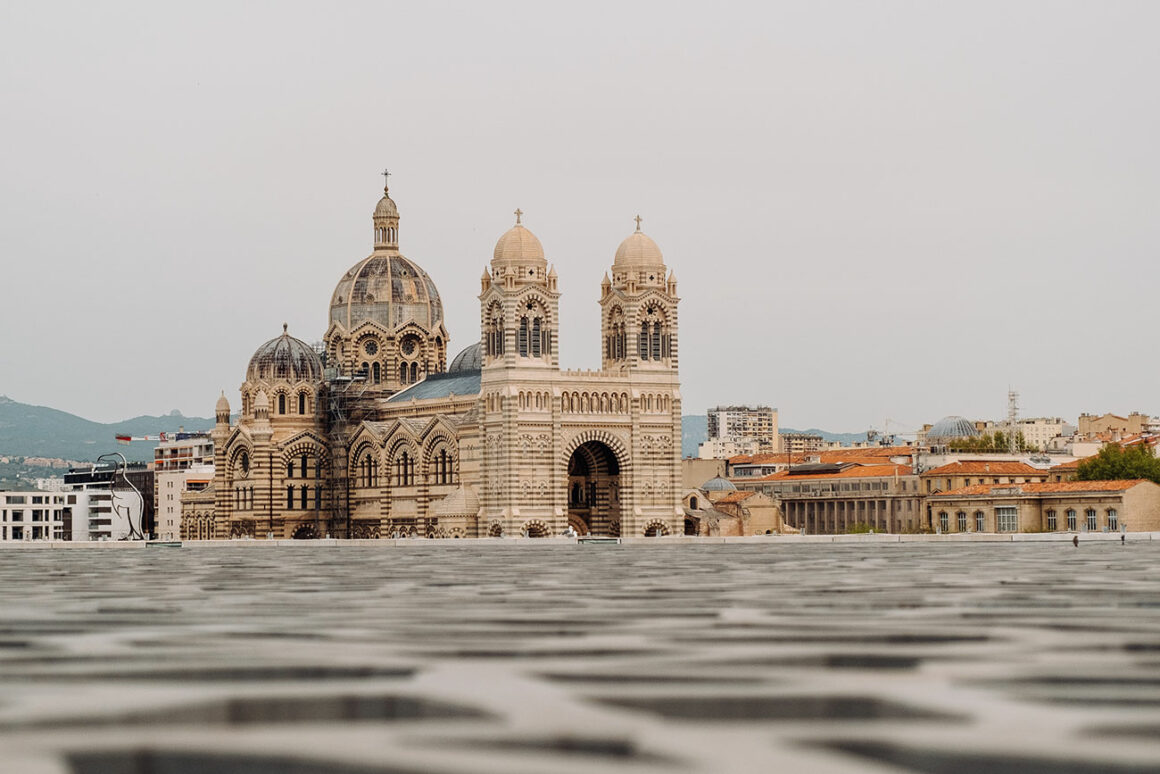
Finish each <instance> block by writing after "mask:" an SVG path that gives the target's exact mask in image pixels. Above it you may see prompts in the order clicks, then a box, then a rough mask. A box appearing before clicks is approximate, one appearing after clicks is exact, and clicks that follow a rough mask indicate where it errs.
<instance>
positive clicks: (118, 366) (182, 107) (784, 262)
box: [0, 2, 1160, 431]
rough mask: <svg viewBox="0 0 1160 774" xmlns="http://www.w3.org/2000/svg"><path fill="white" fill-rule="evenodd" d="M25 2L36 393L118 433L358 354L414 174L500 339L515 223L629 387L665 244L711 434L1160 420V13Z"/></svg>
mask: <svg viewBox="0 0 1160 774" xmlns="http://www.w3.org/2000/svg"><path fill="white" fill-rule="evenodd" d="M160 6H161V4H157V3H141V4H139V5H121V4H113V3H77V4H58V3H24V4H16V3H5V4H3V5H0V98H2V100H3V120H2V121H0V206H2V207H3V211H4V217H3V221H2V223H0V266H2V267H3V271H2V274H0V277H2V280H3V281H2V287H3V290H4V302H3V304H0V325H2V326H3V337H2V341H0V393H6V394H8V395H9V396H11V397H12V398H14V399H16V400H20V401H24V402H28V403H38V404H43V405H49V406H53V407H56V408H61V409H65V410H68V411H72V412H75V413H79V414H81V415H83V416H86V417H89V418H92V419H97V420H101V421H111V420H115V419H122V418H126V417H129V416H132V415H136V414H142V413H161V412H166V411H169V410H170V409H173V408H178V409H180V410H182V411H183V412H185V413H186V414H190V415H199V416H211V415H212V411H213V404H214V401H215V399H216V397H217V395H218V390H219V389H222V388H225V389H226V394H227V395H228V396H230V398H231V401H232V402H233V404H234V405H235V406H236V405H237V388H238V386H239V384H240V383H241V381H242V379H243V378H244V373H245V367H246V363H247V362H248V360H249V357H250V355H251V354H252V353H253V351H254V349H255V348H256V347H257V346H258V345H259V344H261V343H262V342H263V341H265V340H267V339H269V338H272V337H273V336H275V335H277V334H279V333H280V332H281V324H282V322H283V321H285V322H288V323H289V325H290V332H291V333H292V334H294V335H296V336H298V337H300V338H303V339H306V340H308V341H314V340H317V339H319V338H321V336H322V333H323V331H324V328H325V324H326V313H327V306H328V303H329V299H330V295H331V292H332V290H333V288H334V285H335V283H336V282H337V281H338V279H339V277H340V276H341V275H342V274H343V273H344V272H345V271H346V270H347V269H348V268H349V267H350V266H352V265H353V264H355V263H356V262H357V261H359V260H361V259H362V258H363V257H365V256H366V255H367V254H368V253H369V252H370V248H371V238H372V231H371V222H370V215H371V211H372V210H373V208H374V205H375V202H376V201H377V199H378V196H379V192H380V190H381V183H382V178H381V177H379V175H378V173H379V171H380V170H381V169H382V168H383V167H384V166H388V167H390V169H391V171H392V172H393V173H394V174H393V176H392V178H391V193H392V195H393V197H394V198H395V200H396V202H397V203H398V205H399V210H400V212H401V215H402V222H401V225H400V231H401V234H400V243H401V247H402V250H403V252H404V253H405V254H406V255H407V256H408V257H410V258H412V259H414V260H415V261H417V262H418V263H419V264H420V265H422V266H423V267H424V268H426V269H427V271H428V272H429V273H430V274H431V276H432V277H433V278H434V280H435V282H436V284H437V285H438V286H439V289H440V291H441V293H442V295H443V301H444V308H445V311H446V317H447V327H448V329H449V331H450V333H451V337H452V340H451V349H452V350H453V351H458V350H459V349H461V348H462V347H465V346H467V345H468V344H470V343H471V342H472V341H473V340H475V339H476V338H477V337H478V319H479V313H478V306H477V304H478V302H477V300H476V295H477V294H478V292H479V280H478V278H479V275H480V272H481V270H482V268H483V266H484V265H485V264H486V263H487V262H488V261H489V260H490V257H491V251H492V247H493V246H494V244H495V241H496V239H497V238H498V237H499V235H500V234H502V233H503V232H504V231H505V230H506V229H507V228H508V227H509V226H510V225H511V224H512V222H513V217H512V214H511V213H512V211H513V210H514V209H515V208H516V207H517V206H518V207H521V208H523V210H524V212H525V213H526V215H525V218H524V223H525V224H526V225H527V226H528V227H529V228H530V229H531V230H532V231H533V232H535V233H536V234H537V236H539V237H540V239H541V240H542V242H543V244H544V248H545V250H546V252H547V255H548V259H549V260H550V261H552V262H554V263H555V264H556V266H557V270H558V272H559V275H560V287H561V290H562V291H563V293H564V296H563V298H562V300H561V312H562V330H561V336H560V340H561V362H562V364H563V365H565V366H567V367H584V368H587V367H598V366H599V349H598V337H599V317H598V306H597V298H598V294H599V285H600V279H601V277H602V275H603V273H604V271H605V270H606V269H607V268H608V266H609V265H610V264H611V262H612V257H613V254H614V252H615V250H616V247H617V245H618V244H619V242H620V240H621V239H623V238H624V237H625V236H627V235H628V234H629V233H630V232H631V231H632V228H633V223H632V217H633V216H634V215H636V214H637V213H638V212H639V213H640V214H641V215H642V216H643V217H644V223H643V227H644V230H645V231H646V232H647V233H648V234H649V235H650V236H652V237H653V238H654V239H656V240H657V242H658V243H659V244H660V246H661V249H662V250H663V251H664V253H665V257H666V261H667V263H668V265H669V266H670V267H671V268H673V269H675V271H676V272H677V277H678V279H679V282H680V287H679V289H680V294H681V296H682V299H683V300H682V302H681V319H680V335H681V380H682V386H683V394H684V398H685V412H686V413H703V412H704V409H705V408H706V407H707V406H710V405H715V404H717V403H719V402H721V403H729V402H746V401H748V402H763V403H768V404H772V405H774V406H777V407H778V408H779V409H780V410H781V421H782V423H783V424H785V425H792V426H797V427H804V426H810V425H815V426H821V427H824V428H828V429H832V430H846V431H859V430H864V429H865V428H867V427H868V426H870V425H875V426H878V427H881V425H882V422H883V420H884V419H886V418H890V419H892V420H895V421H896V422H897V425H895V426H894V427H902V428H913V427H915V426H917V424H919V423H921V422H923V421H934V420H936V419H938V418H939V417H941V416H943V415H944V414H952V413H954V414H963V415H966V416H969V417H977V418H997V417H998V416H1000V415H1002V414H1003V413H1004V411H1005V400H1006V390H1007V388H1008V385H1012V386H1013V387H1015V388H1016V389H1018V390H1020V391H1021V393H1022V396H1023V399H1022V403H1023V413H1024V415H1043V414H1047V415H1057V414H1059V415H1063V416H1065V417H1069V418H1071V419H1072V420H1073V421H1074V418H1075V416H1076V414H1077V413H1079V412H1080V411H1093V412H1102V411H1118V412H1127V411H1131V410H1140V411H1144V412H1152V413H1157V412H1160V400H1157V397H1158V396H1157V390H1156V386H1157V382H1158V377H1160V360H1158V359H1157V358H1156V357H1155V356H1154V352H1155V349H1156V347H1155V343H1154V342H1155V339H1156V322H1157V318H1156V312H1155V297H1156V290H1157V287H1158V280H1160V270H1158V269H1157V262H1156V258H1157V245H1158V244H1160V218H1158V217H1157V216H1158V204H1160V174H1158V173H1160V150H1158V141H1157V138H1158V137H1160V126H1158V123H1160V121H1158V117H1160V101H1158V99H1157V86H1156V78H1157V74H1158V73H1160V46H1158V45H1157V42H1156V30H1157V29H1158V28H1160V4H1158V3H1147V2H1145V3H1126V2H1098V3H1097V2H1087V3H1065V2H1041V3H1026V2H1025V3H1017V2H994V3H985V2H962V3H958V4H949V3H927V2H913V3H912V2H847V3H826V2H801V3H775V4H757V3H753V4H738V5H732V4H728V3H712V4H705V3H699V4H696V5H693V4H676V3H661V4H645V3H641V4H626V3H611V4H602V3H583V4H575V3H572V4H567V5H564V4H553V3H529V4H513V5H500V4H492V3H486V4H485V3H464V4H435V3H415V2H408V3H398V4H392V3H385V2H374V3H366V4H361V3H340V4H321V3H319V4H311V5H303V4H291V3H270V4H258V3H226V4H214V3H196V4H182V5H169V6H168V7H165V8H162V7H160Z"/></svg>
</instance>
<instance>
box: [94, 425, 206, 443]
mask: <svg viewBox="0 0 1160 774" xmlns="http://www.w3.org/2000/svg"><path fill="white" fill-rule="evenodd" d="M201 435H204V433H187V432H186V431H185V429H184V428H182V429H181V430H178V431H177V432H176V433H158V434H157V435H118V436H115V437H116V439H117V443H119V444H121V445H122V446H128V445H129V444H131V443H133V442H134V441H153V442H157V441H161V442H165V441H181V440H184V439H186V438H191V437H195V436H201Z"/></svg>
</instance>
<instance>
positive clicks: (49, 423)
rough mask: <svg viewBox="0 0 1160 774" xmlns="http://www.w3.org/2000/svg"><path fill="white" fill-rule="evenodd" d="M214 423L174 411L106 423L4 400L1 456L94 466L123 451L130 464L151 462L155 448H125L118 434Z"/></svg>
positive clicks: (0, 421) (149, 444)
mask: <svg viewBox="0 0 1160 774" xmlns="http://www.w3.org/2000/svg"><path fill="white" fill-rule="evenodd" d="M213 426H214V420H213V419H206V418H204V417H186V416H182V415H181V413H180V412H176V411H175V412H172V413H170V414H167V415H165V416H161V417H151V416H140V417H133V418H132V419H126V420H124V421H122V422H112V423H109V424H102V423H100V422H93V421H90V420H88V419H84V418H82V417H78V416H76V415H75V414H69V413H68V412H67V411H59V410H57V409H53V408H48V407H46V406H32V405H29V404H27V403H19V402H17V401H14V400H12V399H11V398H9V397H7V396H6V395H0V454H4V455H13V456H19V457H60V458H62V459H66V460H77V461H81V462H84V461H90V460H95V459H96V458H97V457H98V456H99V455H101V454H105V453H106V452H111V451H119V452H121V453H122V454H124V455H125V458H126V459H128V460H130V461H137V462H142V461H147V460H151V459H153V449H154V448H155V447H156V446H157V444H156V443H152V442H145V441H137V442H134V443H132V444H130V445H128V446H121V445H119V444H118V443H117V441H116V440H115V436H118V435H138V436H140V435H156V434H157V433H160V432H166V433H169V432H177V429H178V428H179V427H184V428H185V429H186V431H189V432H193V431H197V430H212V429H213Z"/></svg>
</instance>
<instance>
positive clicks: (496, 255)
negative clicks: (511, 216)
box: [491, 224, 548, 265]
mask: <svg viewBox="0 0 1160 774" xmlns="http://www.w3.org/2000/svg"><path fill="white" fill-rule="evenodd" d="M491 262H492V264H512V263H520V264H529V263H532V264H534V263H541V264H544V265H547V263H548V262H547V260H546V259H545V258H544V246H543V245H542V244H540V240H539V239H537V238H536V235H535V234H533V233H532V232H531V231H528V230H527V229H526V228H524V227H523V226H521V225H519V224H516V225H515V226H513V227H512V228H510V229H508V231H507V233H505V234H504V235H503V236H501V237H500V238H499V241H498V242H496V243H495V251H494V252H493V253H492V259H491Z"/></svg>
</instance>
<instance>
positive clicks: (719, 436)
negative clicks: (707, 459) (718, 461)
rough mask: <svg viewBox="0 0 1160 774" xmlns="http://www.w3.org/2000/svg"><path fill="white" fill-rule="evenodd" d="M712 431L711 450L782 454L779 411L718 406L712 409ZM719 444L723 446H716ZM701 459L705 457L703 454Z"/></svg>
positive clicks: (751, 407) (710, 426)
mask: <svg viewBox="0 0 1160 774" xmlns="http://www.w3.org/2000/svg"><path fill="white" fill-rule="evenodd" d="M708 431H709V446H708V447H707V448H708V449H714V448H716V447H718V446H720V447H721V448H729V449H733V450H737V449H743V450H747V451H734V454H758V453H771V452H777V451H778V450H779V444H778V434H777V409H775V408H770V407H769V406H718V407H717V408H712V409H709V415H708ZM715 441H716V442H721V443H718V444H714V443H713V442H715ZM724 444H732V446H725V445H724ZM701 456H702V457H704V456H705V455H704V454H703V453H702V454H701Z"/></svg>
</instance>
